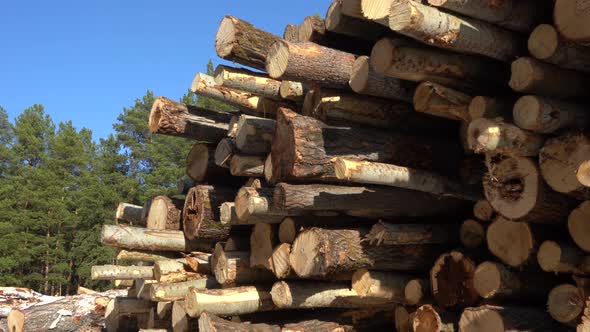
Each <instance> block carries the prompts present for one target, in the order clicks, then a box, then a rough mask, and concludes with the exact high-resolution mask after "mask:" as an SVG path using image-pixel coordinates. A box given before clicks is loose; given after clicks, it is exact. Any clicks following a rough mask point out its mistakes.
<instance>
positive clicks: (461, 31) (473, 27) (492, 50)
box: [389, 0, 524, 61]
mask: <svg viewBox="0 0 590 332" xmlns="http://www.w3.org/2000/svg"><path fill="white" fill-rule="evenodd" d="M389 27H390V28H391V29H392V30H394V31H396V32H399V33H401V34H404V35H406V36H408V37H412V38H414V39H417V40H419V41H421V42H424V43H426V44H430V45H433V46H437V47H441V48H445V49H449V50H453V51H455V52H461V53H473V54H479V55H484V56H487V57H490V58H493V59H497V60H501V61H511V60H512V59H514V58H515V57H516V56H518V55H520V54H522V48H523V47H522V46H523V45H524V41H523V40H522V39H521V38H520V36H519V35H518V34H515V33H512V32H509V31H507V30H503V29H501V28H498V27H496V26H494V25H492V24H489V23H486V22H482V21H479V20H475V19H471V18H467V17H463V16H457V15H453V14H451V13H448V12H443V11H440V10H439V9H437V8H435V7H429V6H427V5H423V4H421V3H419V2H414V1H411V0H399V1H394V2H393V3H392V5H391V8H390V12H389ZM473 31H477V32H478V33H473Z"/></svg>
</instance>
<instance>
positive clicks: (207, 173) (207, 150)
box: [185, 138, 229, 193]
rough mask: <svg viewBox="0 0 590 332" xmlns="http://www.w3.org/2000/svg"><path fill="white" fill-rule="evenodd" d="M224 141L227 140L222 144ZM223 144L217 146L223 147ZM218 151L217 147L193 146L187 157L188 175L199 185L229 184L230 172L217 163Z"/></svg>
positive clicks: (199, 144)
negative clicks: (206, 183)
mask: <svg viewBox="0 0 590 332" xmlns="http://www.w3.org/2000/svg"><path fill="white" fill-rule="evenodd" d="M224 140H226V139H225V138H224V139H223V140H222V141H221V142H223V141H224ZM221 142H219V144H217V146H219V145H221ZM216 151H217V150H216V148H215V146H210V145H207V144H201V143H197V144H195V145H193V147H192V148H191V150H190V151H189V153H188V155H187V156H186V175H187V176H188V177H189V178H190V179H191V180H193V181H195V182H197V183H203V182H209V183H227V182H228V180H227V178H228V177H229V172H228V171H227V169H225V168H224V167H223V166H222V165H218V164H217V163H216V159H215V157H216ZM191 187H193V186H191ZM186 192H188V189H187V190H186ZM186 192H185V193H186Z"/></svg>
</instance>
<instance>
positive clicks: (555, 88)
mask: <svg viewBox="0 0 590 332" xmlns="http://www.w3.org/2000/svg"><path fill="white" fill-rule="evenodd" d="M508 84H509V85H510V87H511V88H512V89H513V90H514V91H518V92H521V93H530V94H536V95H540V96H545V97H553V98H559V99H567V98H573V97H583V96H585V95H586V90H587V87H588V84H590V78H588V77H587V76H586V75H584V74H581V73H578V72H575V71H572V70H568V69H563V68H559V67H557V66H554V65H551V64H547V63H543V62H541V61H539V60H535V59H533V58H526V57H523V58H519V59H518V60H516V61H514V62H512V76H511V77H510V82H509V83H508Z"/></svg>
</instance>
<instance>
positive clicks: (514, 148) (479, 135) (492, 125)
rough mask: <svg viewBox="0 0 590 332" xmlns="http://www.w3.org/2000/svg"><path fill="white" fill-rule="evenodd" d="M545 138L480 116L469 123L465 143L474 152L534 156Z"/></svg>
mask: <svg viewBox="0 0 590 332" xmlns="http://www.w3.org/2000/svg"><path fill="white" fill-rule="evenodd" d="M544 142H545V138H544V137H543V136H541V135H539V134H535V133H533V132H530V131H526V130H523V129H520V128H518V127H517V126H514V125H512V124H509V123H505V122H501V121H494V120H488V119H484V118H480V119H477V120H474V121H471V123H469V128H468V129H467V144H468V145H469V148H470V149H471V150H473V151H475V152H476V153H492V154H505V155H508V156H525V157H526V156H536V155H537V154H539V150H540V149H541V147H542V146H543V143H544Z"/></svg>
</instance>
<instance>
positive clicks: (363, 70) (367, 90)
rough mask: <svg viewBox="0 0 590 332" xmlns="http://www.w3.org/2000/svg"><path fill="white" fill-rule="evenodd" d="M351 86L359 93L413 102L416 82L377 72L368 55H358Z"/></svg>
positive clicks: (351, 77)
mask: <svg viewBox="0 0 590 332" xmlns="http://www.w3.org/2000/svg"><path fill="white" fill-rule="evenodd" d="M348 83H349V85H350V88H351V89H352V90H353V91H354V92H356V93H359V94H363V95H369V96H374V97H381V98H387V99H394V100H402V101H405V102H411V101H412V96H413V95H414V89H415V83H411V82H407V81H402V80H399V79H397V78H393V77H388V76H385V75H381V74H379V73H377V72H376V71H375V69H374V67H373V65H372V64H371V60H370V59H369V57H368V56H360V57H358V58H357V59H356V60H355V62H354V65H353V66H352V73H351V75H350V81H349V82H348Z"/></svg>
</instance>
